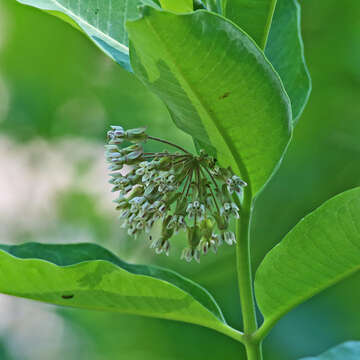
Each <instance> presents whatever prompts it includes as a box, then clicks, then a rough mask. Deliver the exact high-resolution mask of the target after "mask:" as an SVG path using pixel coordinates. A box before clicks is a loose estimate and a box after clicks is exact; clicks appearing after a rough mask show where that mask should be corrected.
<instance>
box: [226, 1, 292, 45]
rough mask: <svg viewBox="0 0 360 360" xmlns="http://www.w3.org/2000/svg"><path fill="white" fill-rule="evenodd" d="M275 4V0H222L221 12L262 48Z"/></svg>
mask: <svg viewBox="0 0 360 360" xmlns="http://www.w3.org/2000/svg"><path fill="white" fill-rule="evenodd" d="M288 1H289V0H288ZM290 1H291V0H290ZM275 5H276V0H255V1H254V0H223V1H222V13H223V15H224V16H225V17H226V18H228V19H230V20H232V21H233V22H234V23H235V24H237V25H238V26H239V27H240V28H241V29H243V30H244V31H246V32H247V33H248V34H249V35H250V36H251V37H252V38H253V39H254V41H255V42H256V43H257V44H258V45H259V46H260V47H261V48H262V49H264V48H265V44H266V41H267V37H268V34H269V29H270V25H271V20H272V16H273V13H274V9H275Z"/></svg>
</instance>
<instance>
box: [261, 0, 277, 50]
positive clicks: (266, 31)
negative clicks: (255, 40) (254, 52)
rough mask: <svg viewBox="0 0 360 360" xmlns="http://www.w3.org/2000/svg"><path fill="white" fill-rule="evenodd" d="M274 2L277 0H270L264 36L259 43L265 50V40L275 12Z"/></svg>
mask: <svg viewBox="0 0 360 360" xmlns="http://www.w3.org/2000/svg"><path fill="white" fill-rule="evenodd" d="M276 3H277V0H271V4H270V9H269V13H268V17H267V20H266V25H265V31H264V36H263V38H262V40H261V44H260V47H261V49H263V50H265V47H266V42H267V39H268V37H269V32H270V28H271V24H272V19H273V16H274V12H275V7H276Z"/></svg>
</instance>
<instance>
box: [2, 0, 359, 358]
mask: <svg viewBox="0 0 360 360" xmlns="http://www.w3.org/2000/svg"><path fill="white" fill-rule="evenodd" d="M302 5H303V34H304V40H305V49H306V56H307V62H308V65H309V68H310V72H311V74H312V78H313V93H312V96H311V99H310V102H309V105H308V107H307V109H306V110H305V113H304V115H303V117H302V118H301V119H300V122H299V125H298V126H297V128H296V133H295V137H294V141H293V144H292V145H291V147H290V149H289V152H288V155H287V156H286V159H285V161H284V163H283V165H282V167H281V169H280V171H279V173H278V174H277V175H276V176H275V177H274V178H273V180H272V181H271V183H270V184H269V186H268V187H267V189H266V190H265V191H264V193H263V194H262V196H261V197H260V198H259V200H258V203H257V206H258V210H257V212H256V217H255V224H254V231H253V235H254V240H253V248H254V257H255V262H254V266H257V265H258V263H259V262H260V261H261V259H262V257H263V256H264V254H265V253H266V252H267V251H268V250H269V249H270V248H271V247H272V246H274V244H276V243H277V242H278V241H279V240H280V239H281V237H282V236H283V235H284V234H285V233H286V232H287V231H288V230H289V229H290V228H291V227H292V226H293V225H294V224H295V223H296V222H297V221H298V220H299V219H300V218H301V217H302V216H304V215H305V214H306V213H308V212H309V211H311V210H312V209H314V208H315V207H316V206H318V205H319V204H321V202H323V201H324V200H326V199H327V198H329V197H330V196H332V195H335V194H337V193H339V192H341V191H344V190H346V189H349V188H351V187H354V186H357V185H360V166H359V158H360V142H359V135H360V2H359V1H356V0H343V1H342V2H341V3H339V2H338V1H336V0H317V1H310V0H303V1H302ZM110 124H122V125H124V126H125V127H136V126H141V125H144V124H146V125H147V126H148V128H149V133H152V134H156V135H157V136H160V137H161V136H163V137H166V138H168V139H170V140H174V141H177V142H178V143H181V144H183V145H185V146H191V141H190V139H189V138H188V137H187V136H185V135H183V134H182V133H181V132H180V131H178V130H177V129H176V128H175V126H174V125H173V124H172V123H171V121H170V119H169V116H168V114H167V111H166V109H165V108H164V106H163V105H162V104H161V103H160V102H159V101H158V100H157V99H156V98H154V96H152V95H151V94H150V93H149V92H148V91H147V90H146V89H145V88H144V87H143V85H142V84H140V83H139V81H137V80H136V79H135V78H134V77H133V76H132V75H130V74H128V73H127V72H126V71H124V70H122V69H121V68H120V66H118V65H116V64H115V63H113V62H111V60H109V59H107V58H106V56H105V55H103V54H102V53H101V52H100V51H99V50H98V49H97V48H96V47H95V46H94V45H93V44H92V43H90V42H89V41H88V40H87V39H86V38H85V37H84V36H83V35H81V34H80V33H78V32H76V31H75V30H74V29H73V28H71V27H70V26H69V25H67V24H65V23H63V22H62V21H60V20H58V19H55V18H53V17H50V16H48V15H46V14H43V13H41V12H40V11H38V10H35V9H33V8H28V7H25V6H22V5H19V4H17V3H16V2H15V1H14V0H0V242H1V243H13V244H14V243H22V242H25V241H40V242H49V243H56V242H63V243H70V242H85V241H90V242H97V243H100V244H102V245H104V246H106V247H107V248H109V249H111V250H112V251H114V252H115V253H117V254H118V255H119V256H121V257H122V258H123V259H126V260H128V261H134V262H143V263H158V264H161V265H163V266H168V267H170V268H172V269H175V270H177V271H179V272H180V273H182V274H184V275H186V276H188V277H190V278H192V279H194V280H196V281H198V282H199V283H201V284H202V285H204V286H206V287H207V288H208V289H209V290H210V291H211V293H212V294H213V295H214V296H215V298H216V299H217V300H218V302H219V303H220V305H221V306H222V308H223V309H224V313H225V316H226V317H227V319H228V321H229V322H230V323H231V324H232V325H234V326H239V324H240V320H241V319H240V312H239V304H238V298H237V290H236V283H235V273H234V260H235V259H234V254H233V249H227V250H225V249H221V250H222V251H221V252H220V253H219V254H218V255H217V256H214V255H210V256H207V258H206V259H204V261H202V264H201V265H188V264H186V265H184V264H183V263H181V262H180V261H179V260H178V255H179V254H175V255H174V256H172V257H170V258H164V257H157V256H155V255H153V254H152V252H151V251H150V250H149V249H147V247H146V246H145V244H144V243H143V242H142V241H141V240H137V241H133V240H130V239H127V238H126V235H125V234H124V233H123V231H122V230H121V229H120V227H119V224H118V222H117V220H116V213H115V211H114V209H113V208H114V206H113V203H112V202H111V200H112V194H111V193H110V191H109V189H110V188H109V185H108V183H107V175H106V166H105V162H104V157H103V144H104V137H105V136H104V134H105V133H106V130H107V128H108V126H109V125H110ZM158 149H159V150H161V149H162V148H161V147H158ZM359 284H360V276H356V277H353V278H351V279H349V280H347V281H345V282H343V283H342V284H340V285H338V286H336V287H334V288H332V289H330V290H328V291H326V292H325V293H324V294H322V295H320V296H317V297H316V298H314V299H313V300H311V301H309V302H308V303H306V304H304V305H302V306H300V307H298V308H297V309H296V310H295V311H293V312H291V313H290V314H289V315H287V316H286V317H285V318H284V319H282V320H281V321H280V322H279V324H278V325H277V326H276V328H275V330H274V331H273V333H272V334H271V336H270V337H269V338H268V339H267V340H266V341H265V354H266V356H265V359H266V360H292V359H296V358H298V357H300V356H305V355H311V354H317V353H320V352H322V351H324V350H325V349H326V348H328V347H330V346H333V345H335V344H337V343H339V342H342V341H345V340H350V339H352V340H360V311H359V305H358V304H359V302H360V285H359ZM230 314H234V317H233V318H230ZM241 351H242V347H241V345H239V344H237V343H235V342H234V341H232V340H230V339H228V338H226V337H224V336H222V335H219V334H217V333H214V332H212V331H210V330H206V329H202V328H200V327H196V326H192V325H187V324H181V323H175V322H169V321H163V320H152V319H147V318H141V317H135V316H124V315H119V314H115V315H114V314H107V313H98V312H93V313H92V312H88V311H81V310H72V309H63V308H56V307H54V306H51V305H45V304H41V303H36V302H31V301H26V300H22V299H16V298H11V297H8V296H3V295H0V359H1V360H50V359H51V360H58V359H59V360H60V359H67V360H75V359H76V360H78V359H87V360H100V359H101V360H102V359H109V360H113V359H114V360H118V359H119V360H125V359H126V360H142V359H147V360H152V359H156V360H162V359H189V360H192V359H194V360H195V359H211V360H212V359H214V360H215V359H241V358H243V357H242V356H241Z"/></svg>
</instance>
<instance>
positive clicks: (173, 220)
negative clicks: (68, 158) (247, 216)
mask: <svg viewBox="0 0 360 360" xmlns="http://www.w3.org/2000/svg"><path fill="white" fill-rule="evenodd" d="M108 139H109V144H108V145H106V158H107V161H108V163H109V164H110V165H109V170H110V171H111V173H110V176H111V180H110V183H111V184H113V185H114V187H113V191H114V192H118V194H119V196H118V198H117V199H116V200H115V203H116V204H117V206H116V209H117V210H119V211H120V219H121V221H122V226H123V227H125V228H127V231H128V234H129V235H131V236H134V237H136V236H137V235H139V234H144V233H147V234H149V235H148V236H149V238H150V240H151V243H150V248H153V249H154V250H155V252H156V253H157V254H161V253H164V254H166V255H168V254H169V252H170V241H171V237H172V236H173V235H174V234H176V233H178V232H179V231H181V230H183V231H186V232H187V242H188V244H187V246H186V247H185V248H184V249H183V252H182V255H181V258H183V259H185V260H186V261H188V262H190V261H191V260H192V259H195V260H196V261H198V262H199V261H200V256H201V255H205V254H207V253H208V251H209V250H210V249H211V250H212V251H213V252H215V253H216V252H217V249H218V248H219V246H221V245H222V244H223V243H226V244H228V245H233V244H235V243H236V238H235V234H234V233H233V232H232V231H231V230H230V222H231V219H238V218H239V216H240V209H239V206H240V205H239V206H238V205H237V204H240V201H239V196H241V194H242V191H243V188H244V187H245V186H246V185H247V184H246V183H245V182H244V181H243V180H241V179H240V178H239V177H238V176H237V175H235V174H234V173H233V172H232V170H231V169H230V168H228V169H225V168H221V167H219V166H217V165H216V160H215V159H214V158H212V157H210V156H208V155H207V154H206V153H205V152H204V151H200V154H199V155H197V156H195V155H193V154H191V153H189V152H188V151H186V150H185V149H183V148H182V147H180V146H178V145H176V144H173V143H170V142H168V141H165V140H162V139H159V138H155V137H152V136H149V135H147V134H146V131H145V129H144V128H138V129H130V130H126V131H125V130H124V129H123V128H122V127H120V126H112V129H111V130H110V131H109V132H108ZM148 140H155V141H159V142H162V143H166V144H168V145H171V146H173V147H175V148H177V149H178V150H180V152H179V151H178V152H176V153H170V152H168V151H163V152H157V153H148V152H145V151H144V149H143V146H142V143H145V142H146V141H148ZM124 142H128V143H130V144H128V146H126V147H122V145H123V143H124ZM156 223H159V224H161V231H160V234H159V235H157V236H154V235H150V232H151V230H152V229H153V227H154V225H155V224H156Z"/></svg>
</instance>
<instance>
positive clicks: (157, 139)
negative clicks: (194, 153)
mask: <svg viewBox="0 0 360 360" xmlns="http://www.w3.org/2000/svg"><path fill="white" fill-rule="evenodd" d="M148 139H151V140H155V141H158V142H161V143H163V144H167V145H170V146H173V147H175V148H177V149H179V150H181V151H183V152H184V153H186V154H191V153H189V152H188V151H187V150H185V149H184V148H183V147H181V146H179V145H176V144H174V143H172V142H170V141H167V140H163V139H160V138H157V137H155V136H148Z"/></svg>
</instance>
